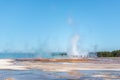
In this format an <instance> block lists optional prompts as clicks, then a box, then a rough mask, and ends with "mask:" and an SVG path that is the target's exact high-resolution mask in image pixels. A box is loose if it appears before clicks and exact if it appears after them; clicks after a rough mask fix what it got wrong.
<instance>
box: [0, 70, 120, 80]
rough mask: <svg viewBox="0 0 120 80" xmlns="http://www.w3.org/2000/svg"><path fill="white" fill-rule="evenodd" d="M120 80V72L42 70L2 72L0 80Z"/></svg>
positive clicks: (0, 72) (0, 71)
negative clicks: (8, 79) (9, 79)
mask: <svg viewBox="0 0 120 80" xmlns="http://www.w3.org/2000/svg"><path fill="white" fill-rule="evenodd" d="M7 78H14V80H107V79H108V80H120V71H101V70H80V71H72V72H45V71H40V70H25V71H22V70H20V71H18V70H0V80H5V79H7Z"/></svg>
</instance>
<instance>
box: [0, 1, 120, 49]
mask: <svg viewBox="0 0 120 80" xmlns="http://www.w3.org/2000/svg"><path fill="white" fill-rule="evenodd" d="M75 34H79V36H80V41H79V48H80V49H84V50H89V51H90V50H93V47H94V45H97V46H98V50H114V49H120V36H119V35H120V0H0V50H13V51H15V50H19V51H25V50H30V49H31V48H38V47H41V46H42V47H43V48H48V49H49V50H50V51H67V50H68V48H69V46H70V39H71V38H72V36H74V35H75Z"/></svg>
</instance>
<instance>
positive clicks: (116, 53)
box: [97, 50, 120, 57]
mask: <svg viewBox="0 0 120 80" xmlns="http://www.w3.org/2000/svg"><path fill="white" fill-rule="evenodd" d="M97 56H98V57H120V50H114V51H111V52H110V51H100V52H97Z"/></svg>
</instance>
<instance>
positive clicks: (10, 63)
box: [0, 59, 27, 70]
mask: <svg viewBox="0 0 120 80" xmlns="http://www.w3.org/2000/svg"><path fill="white" fill-rule="evenodd" d="M14 62H15V61H14V60H13V59H0V70H3V69H7V70H27V68H26V66H18V65H15V64H14Z"/></svg>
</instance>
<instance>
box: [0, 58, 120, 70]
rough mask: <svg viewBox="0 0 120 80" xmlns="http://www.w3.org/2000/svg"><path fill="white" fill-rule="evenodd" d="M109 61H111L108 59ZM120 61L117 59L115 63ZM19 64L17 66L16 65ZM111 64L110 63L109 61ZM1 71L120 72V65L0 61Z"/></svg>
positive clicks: (97, 62) (96, 62)
mask: <svg viewBox="0 0 120 80" xmlns="http://www.w3.org/2000/svg"><path fill="white" fill-rule="evenodd" d="M108 60H109V59H108ZM117 61H120V60H119V59H117V60H116V61H115V62H117ZM15 62H16V63H17V65H16V64H15ZM108 62H109V61H108ZM0 69H7V70H29V69H39V70H43V71H56V72H68V71H73V70H120V63H119V62H118V63H114V62H113V63H112V62H109V63H106V62H105V61H102V62H100V61H97V60H96V61H95V62H78V63H75V62H73V63H69V62H41V61H29V60H28V61H15V60H13V59H0Z"/></svg>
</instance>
